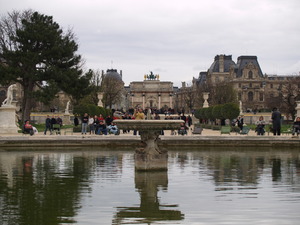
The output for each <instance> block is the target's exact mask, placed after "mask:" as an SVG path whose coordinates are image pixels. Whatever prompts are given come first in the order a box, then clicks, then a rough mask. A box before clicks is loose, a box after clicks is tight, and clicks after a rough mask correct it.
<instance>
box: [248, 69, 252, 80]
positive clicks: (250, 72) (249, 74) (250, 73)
mask: <svg viewBox="0 0 300 225" xmlns="http://www.w3.org/2000/svg"><path fill="white" fill-rule="evenodd" d="M248 78H249V79H253V72H252V71H249V73H248Z"/></svg>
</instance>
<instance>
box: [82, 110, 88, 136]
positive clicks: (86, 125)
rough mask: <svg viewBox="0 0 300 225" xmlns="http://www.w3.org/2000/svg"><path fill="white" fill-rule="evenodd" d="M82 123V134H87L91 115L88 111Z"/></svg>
mask: <svg viewBox="0 0 300 225" xmlns="http://www.w3.org/2000/svg"><path fill="white" fill-rule="evenodd" d="M81 121H82V123H81V134H86V131H87V127H88V122H89V116H88V114H87V113H84V115H83V117H82V120H81Z"/></svg>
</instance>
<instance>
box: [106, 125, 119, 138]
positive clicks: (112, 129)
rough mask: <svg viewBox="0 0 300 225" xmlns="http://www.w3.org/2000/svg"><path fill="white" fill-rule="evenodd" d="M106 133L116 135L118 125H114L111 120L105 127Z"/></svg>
mask: <svg viewBox="0 0 300 225" xmlns="http://www.w3.org/2000/svg"><path fill="white" fill-rule="evenodd" d="M107 130H108V133H109V134H114V135H118V134H119V130H118V127H117V126H116V124H115V123H114V122H112V123H111V124H110V125H109V126H108V127H107Z"/></svg>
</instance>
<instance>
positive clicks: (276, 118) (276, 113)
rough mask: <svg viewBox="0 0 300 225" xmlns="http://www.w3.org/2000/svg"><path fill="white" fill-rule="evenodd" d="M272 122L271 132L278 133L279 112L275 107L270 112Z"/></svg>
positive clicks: (279, 123)
mask: <svg viewBox="0 0 300 225" xmlns="http://www.w3.org/2000/svg"><path fill="white" fill-rule="evenodd" d="M272 124H273V134H274V136H275V135H280V129H281V113H280V112H279V110H278V109H277V108H274V109H273V113H272Z"/></svg>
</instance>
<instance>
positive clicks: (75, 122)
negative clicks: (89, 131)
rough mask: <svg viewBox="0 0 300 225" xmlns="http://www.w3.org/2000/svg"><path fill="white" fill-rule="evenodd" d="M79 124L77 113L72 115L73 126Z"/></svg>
mask: <svg viewBox="0 0 300 225" xmlns="http://www.w3.org/2000/svg"><path fill="white" fill-rule="evenodd" d="M78 125H79V120H78V118H77V115H75V117H74V126H75V127H77V126H78Z"/></svg>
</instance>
